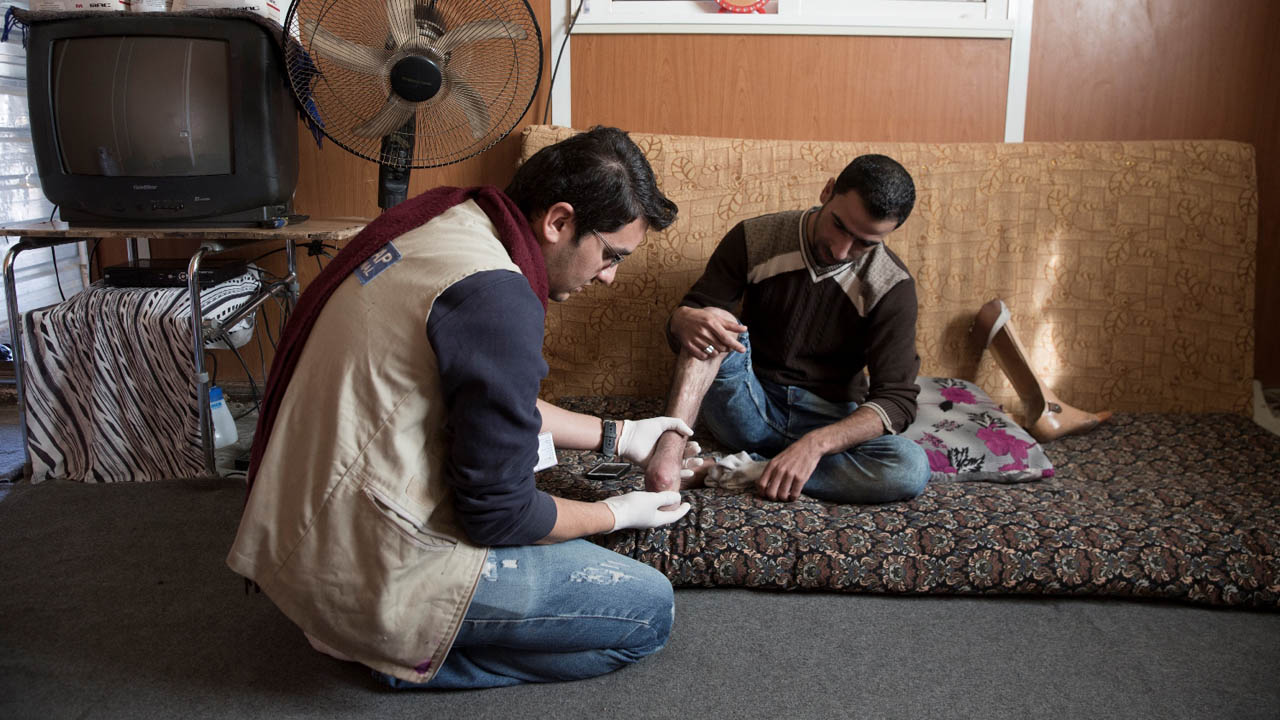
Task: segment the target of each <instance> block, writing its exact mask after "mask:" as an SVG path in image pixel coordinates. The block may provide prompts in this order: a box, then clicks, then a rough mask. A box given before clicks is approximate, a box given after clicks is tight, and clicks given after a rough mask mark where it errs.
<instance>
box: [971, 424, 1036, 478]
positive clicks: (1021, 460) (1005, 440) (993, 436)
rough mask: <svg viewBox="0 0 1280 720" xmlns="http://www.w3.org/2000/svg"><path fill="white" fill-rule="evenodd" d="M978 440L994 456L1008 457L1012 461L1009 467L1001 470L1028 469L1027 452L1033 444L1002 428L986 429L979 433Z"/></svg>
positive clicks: (1003, 467)
mask: <svg viewBox="0 0 1280 720" xmlns="http://www.w3.org/2000/svg"><path fill="white" fill-rule="evenodd" d="M978 439H979V440H981V441H982V442H983V443H984V444H985V445H986V446H987V450H990V451H991V454H992V455H1008V456H1009V459H1010V460H1012V462H1010V463H1009V464H1007V465H1003V466H1001V467H1000V469H1001V470H1024V469H1026V467H1027V464H1026V459H1027V450H1028V449H1030V448H1031V443H1029V442H1027V441H1026V440H1019V439H1018V438H1016V437H1014V436H1012V435H1010V434H1009V433H1007V432H1005V431H1004V430H1003V429H1002V428H996V427H984V428H982V429H981V430H979V431H978Z"/></svg>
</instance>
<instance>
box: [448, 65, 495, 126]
mask: <svg viewBox="0 0 1280 720" xmlns="http://www.w3.org/2000/svg"><path fill="white" fill-rule="evenodd" d="M449 84H450V85H451V86H452V88H453V92H455V93H457V95H458V99H459V101H460V104H461V105H462V112H463V113H464V114H465V115H466V116H467V124H469V125H470V126H471V136H472V137H474V138H475V139H476V140H479V139H480V138H482V137H484V136H485V135H487V134H488V133H489V109H488V108H487V107H485V104H484V100H483V99H482V98H481V97H480V93H478V92H476V89H475V88H473V87H471V85H470V84H468V83H467V81H466V80H463V79H462V78H460V77H458V75H457V74H456V73H449Z"/></svg>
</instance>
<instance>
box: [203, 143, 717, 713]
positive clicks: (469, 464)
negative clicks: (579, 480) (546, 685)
mask: <svg viewBox="0 0 1280 720" xmlns="http://www.w3.org/2000/svg"><path fill="white" fill-rule="evenodd" d="M675 215H676V206H675V204H674V203H672V202H671V201H670V200H669V199H667V198H666V197H665V196H664V195H663V194H662V192H661V191H660V190H659V189H658V187H657V185H656V182H655V179H654V176H653V171H652V169H651V168H650V166H649V164H648V162H647V161H646V160H645V158H644V156H643V155H642V154H641V153H640V150H639V148H637V147H636V146H635V145H634V144H633V143H632V142H631V140H630V138H628V137H627V136H626V134H625V133H623V132H622V131H620V130H617V129H614V128H595V129H594V130H592V131H590V132H587V133H583V134H580V135H576V136H574V137H572V138H569V139H567V140H565V141H564V142H561V143H558V144H557V145H553V146H550V147H548V148H545V149H543V150H542V151H540V152H538V153H537V154H536V155H535V156H534V157H532V158H530V159H529V161H528V162H526V163H525V164H524V165H522V166H521V167H520V168H519V169H518V170H517V172H516V174H515V178H514V179H513V180H512V182H511V184H510V186H508V188H507V190H506V192H505V193H503V192H501V191H499V190H498V189H497V188H493V187H482V188H470V189H459V188H437V189H436V190H432V191H430V192H427V193H424V194H423V195H420V196H418V197H416V198H413V199H411V200H409V201H407V202H404V203H401V204H400V205H399V206H397V207H395V208H393V209H391V210H390V211H388V212H386V213H385V214H383V215H382V216H381V217H379V218H378V219H377V220H375V221H374V222H373V223H371V224H370V225H369V226H368V227H367V228H365V230H364V231H363V232H361V234H360V235H359V236H357V237H356V238H355V239H353V240H352V241H351V243H350V244H349V245H348V246H347V247H346V248H344V249H343V251H342V252H341V253H339V254H338V256H337V257H336V258H334V259H333V260H332V261H331V262H330V263H329V264H328V265H327V266H326V267H325V269H324V271H323V272H322V273H321V274H320V275H319V276H318V277H317V278H316V280H315V281H314V282H313V283H312V284H311V285H310V286H309V287H308V288H307V291H306V293H305V294H303V296H302V298H301V299H300V302H299V304H298V307H297V309H296V310H295V312H294V314H293V316H292V317H291V318H290V322H289V325H288V326H287V327H286V328H285V337H284V338H283V339H282V343H281V346H280V348H279V350H278V351H277V354H276V357H275V361H274V362H273V364H272V370H271V376H270V383H269V385H268V388H267V397H266V398H265V399H264V403H263V410H262V415H261V417H260V419H259V423H258V436H257V437H256V438H255V442H254V455H253V459H252V464H251V467H250V471H249V481H250V493H249V498H248V501H247V503H246V506H245V510H244V516H243V518H242V519H241V523H240V529H239V532H238V533H237V536H236V539H235V543H234V545H233V546H232V548H231V553H230V556H229V557H228V559H227V562H228V564H229V565H230V566H231V568H232V569H233V570H235V571H236V572H238V573H240V574H242V575H244V576H245V577H246V578H250V579H252V580H254V581H255V582H257V583H258V584H259V585H260V586H261V588H262V590H263V591H264V592H265V593H266V594H267V595H268V596H270V598H271V599H272V600H273V601H274V602H275V603H276V604H277V605H278V606H279V607H280V609H281V610H282V611H283V612H284V614H285V615H287V616H288V617H289V619H290V620H292V621H293V622H295V623H296V624H297V625H298V626H299V627H301V628H302V630H303V631H304V632H305V633H306V636H307V638H308V639H309V640H310V641H311V644H312V645H313V646H314V647H315V648H316V649H318V650H321V651H322V652H326V653H328V654H330V655H333V656H335V657H338V658H340V659H344V660H346V659H349V660H354V661H357V662H360V663H363V664H364V665H366V666H368V667H370V668H372V669H373V670H374V671H375V676H377V677H378V678H379V679H381V680H383V681H384V682H386V683H388V684H390V685H392V686H394V687H420V686H423V685H425V686H426V687H431V688H478V687H490V686H498V685H512V684H516V683H520V682H543V681H551V680H568V679H575V678H583V677H590V676H594V675H599V674H602V673H605V672H609V671H611V670H614V669H616V668H618V667H620V666H622V665H624V664H626V663H630V662H634V661H636V660H638V659H639V658H641V657H644V656H646V655H648V654H650V653H653V652H656V651H657V650H658V649H660V648H661V647H662V646H663V645H664V644H665V643H666V641H667V637H668V634H669V632H670V629H671V621H672V617H673V611H674V606H673V594H672V590H671V584H670V582H668V580H667V579H666V578H665V577H664V576H663V575H662V574H661V573H659V572H658V571H656V570H654V569H653V568H651V567H648V566H646V565H643V564H641V563H639V562H636V561H634V560H632V559H630V558H627V557H623V556H621V555H617V554H615V553H613V552H610V551H608V550H605V549H604V548H601V547H599V546H597V545H594V544H591V543H588V542H586V541H585V540H577V539H575V538H581V537H582V536H585V535H592V534H596V533H604V532H612V531H614V530H619V529H622V528H650V527H656V526H660V525H663V524H666V523H670V522H674V521H676V520H678V519H679V518H680V517H681V516H683V515H684V513H685V512H687V511H688V507H689V506H688V504H684V505H679V493H678V492H663V493H649V492H633V493H628V494H624V495H620V496H616V497H610V498H607V499H605V500H603V501H601V502H578V501H574V500H567V499H564V498H559V497H552V496H549V495H547V494H546V493H543V492H541V491H539V490H538V489H537V488H536V487H535V485H534V476H533V468H534V465H535V462H536V460H537V458H538V445H539V438H538V434H539V432H540V431H550V432H551V433H552V434H553V438H554V441H555V442H556V444H558V445H559V446H560V447H566V448H575V449H597V448H601V449H604V450H605V451H607V453H608V454H610V455H612V454H615V451H616V454H617V455H619V456H621V457H623V458H625V459H627V460H630V461H631V462H635V463H638V464H640V465H643V464H644V463H645V462H646V461H647V460H648V458H649V456H650V454H651V453H652V450H653V446H654V444H655V443H656V441H657V439H658V437H659V436H660V435H661V434H662V432H663V431H664V430H669V429H674V430H675V431H676V433H678V434H682V435H689V434H691V433H692V431H691V430H690V429H689V428H688V427H687V426H686V425H685V423H683V422H680V421H678V420H674V419H672V418H650V419H647V420H639V421H631V420H627V421H623V423H622V424H621V426H620V427H619V426H618V424H617V423H614V422H613V421H608V422H604V421H602V420H601V419H600V418H595V417H590V416H587V415H582V414H578V413H573V412H569V411H567V410H563V409H561V408H558V407H555V406H554V405H551V404H549V403H546V402H543V401H542V400H540V399H539V398H538V388H539V384H540V383H541V381H542V378H543V377H544V376H545V375H546V373H547V363H546V362H545V361H544V360H543V357H542V337H543V320H544V313H545V310H546V304H547V301H548V298H550V299H552V300H557V301H559V300H565V299H567V298H568V297H569V296H570V294H571V293H574V292H577V291H578V290H581V289H582V287H584V286H585V285H587V284H588V283H591V282H596V281H598V282H601V283H604V284H606V285H608V284H610V283H612V282H613V279H614V273H615V269H616V267H617V265H618V263H620V262H622V261H623V260H624V259H626V257H627V256H628V255H629V254H631V252H632V251H634V250H635V248H636V246H638V245H639V244H640V243H641V242H642V241H643V240H644V237H645V232H646V231H647V230H648V229H650V228H653V229H661V228H664V227H666V226H667V225H669V224H671V222H672V221H673V220H674V219H675ZM291 377H292V378H293V382H290V378H291ZM673 504H674V505H678V507H677V508H676V509H675V510H671V511H661V510H659V509H658V508H659V507H660V506H668V505H673Z"/></svg>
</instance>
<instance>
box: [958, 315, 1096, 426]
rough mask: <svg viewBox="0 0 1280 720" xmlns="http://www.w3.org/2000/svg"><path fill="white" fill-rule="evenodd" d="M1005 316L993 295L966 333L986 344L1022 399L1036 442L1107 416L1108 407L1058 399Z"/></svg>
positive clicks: (984, 345)
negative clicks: (1099, 409) (1076, 404)
mask: <svg viewBox="0 0 1280 720" xmlns="http://www.w3.org/2000/svg"><path fill="white" fill-rule="evenodd" d="M1009 318H1010V315H1009V308H1008V307H1006V306H1005V304H1004V301H1003V300H1001V299H1000V298H996V299H994V300H992V301H991V302H989V303H987V304H986V305H983V306H982V309H981V310H979V311H978V317H977V318H976V319H975V320H974V321H973V327H972V328H971V329H970V333H971V334H972V335H973V336H974V337H975V339H976V340H977V341H978V342H980V343H982V345H983V347H986V348H990V350H991V354H992V355H994V356H995V359H996V363H997V364H999V365H1000V369H1001V370H1003V371H1004V374H1005V375H1006V376H1008V378H1009V381H1010V382H1012V383H1013V388H1014V390H1016V391H1017V392H1018V397H1020V398H1022V401H1023V402H1024V403H1026V406H1027V429H1028V430H1029V431H1030V432H1031V436H1032V437H1034V438H1035V439H1036V440H1038V441H1039V442H1049V441H1050V440H1056V439H1058V438H1060V437H1062V436H1063V435H1070V434H1072V433H1081V432H1087V431H1089V430H1092V429H1093V428H1095V427H1097V425H1098V423H1101V422H1103V421H1105V420H1106V419H1107V418H1109V417H1111V411H1110V410H1104V411H1102V412H1098V413H1091V412H1086V411H1084V410H1080V409H1079V408H1075V407H1072V406H1070V405H1068V404H1066V403H1064V402H1062V400H1060V399H1058V396H1057V395H1055V394H1054V393H1053V391H1052V390H1050V389H1049V388H1048V387H1047V386H1046V385H1045V384H1044V383H1043V382H1041V381H1040V378H1038V377H1036V374H1035V372H1034V371H1033V370H1032V369H1031V364H1030V363H1029V362H1028V360H1027V352H1026V350H1025V349H1023V347H1022V343H1020V342H1019V341H1018V336H1017V335H1016V334H1014V331H1013V326H1012V325H1011V323H1010V322H1009Z"/></svg>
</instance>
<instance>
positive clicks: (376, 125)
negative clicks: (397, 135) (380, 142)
mask: <svg viewBox="0 0 1280 720" xmlns="http://www.w3.org/2000/svg"><path fill="white" fill-rule="evenodd" d="M411 117H413V103H407V102H405V101H404V100H401V99H400V98H398V97H396V96H395V95H392V96H391V97H389V98H387V103H386V104H385V105H383V106H382V108H381V109H380V110H378V112H377V113H376V114H375V115H374V116H373V117H371V118H369V119H368V120H365V121H364V122H362V123H360V124H359V125H357V126H355V127H353V128H351V134H353V135H355V136H357V137H366V138H376V137H382V136H383V135H388V134H390V133H391V132H392V131H394V130H396V129H397V128H399V127H400V126H401V125H403V124H405V121H407V120H408V119H409V118H411Z"/></svg>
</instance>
